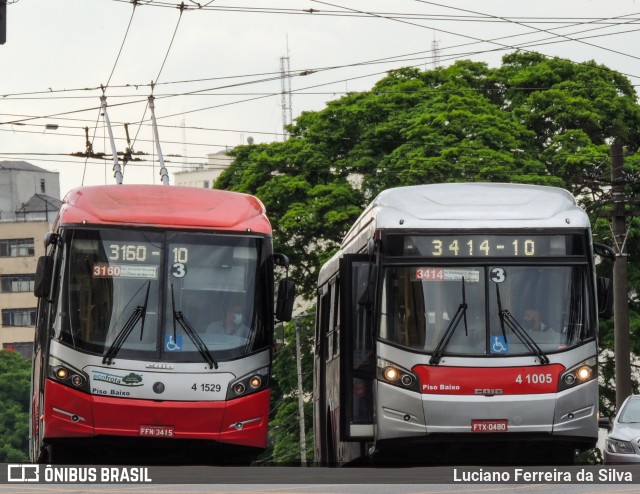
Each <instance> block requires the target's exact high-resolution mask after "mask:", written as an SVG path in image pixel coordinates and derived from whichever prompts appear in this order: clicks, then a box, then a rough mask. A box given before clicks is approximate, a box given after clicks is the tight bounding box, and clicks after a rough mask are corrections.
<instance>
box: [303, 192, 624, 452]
mask: <svg viewBox="0 0 640 494" xmlns="http://www.w3.org/2000/svg"><path fill="white" fill-rule="evenodd" d="M594 249H595V250H596V252H598V253H600V254H601V255H607V256H610V255H611V254H612V252H613V251H612V250H611V249H610V248H607V247H606V246H601V245H598V244H594V243H593V242H592V238H591V230H590V224H589V220H588V217H587V215H586V214H585V212H584V211H583V210H582V209H581V208H579V207H578V206H577V205H576V201H575V200H574V198H573V196H572V195H571V194H570V193H568V192H567V191H565V190H562V189H558V188H552V187H541V186H530V185H517V184H481V183H467V184H464V183H456V184H453V183H452V184H436V185H423V186H412V187H401V188H396V189H390V190H386V191H384V192H382V193H381V194H380V195H379V196H378V197H377V198H376V199H375V200H374V201H373V202H372V203H371V204H370V205H369V206H368V207H367V208H366V210H365V211H364V212H363V214H362V215H361V216H360V218H359V219H358V220H357V221H356V223H355V224H354V225H353V227H352V228H351V229H350V231H349V232H348V233H347V235H346V237H345V239H344V241H343V243H342V245H341V248H340V250H339V252H338V253H337V254H336V255H335V256H333V258H331V259H330V260H329V261H328V262H327V263H326V264H325V265H324V266H323V267H322V269H321V271H320V275H319V282H318V305H317V307H318V309H317V310H318V314H317V328H316V349H315V366H314V421H315V452H316V459H317V460H318V461H319V462H320V463H325V464H342V463H347V462H351V461H354V460H357V459H362V458H370V459H371V458H373V459H376V458H383V459H388V460H400V459H404V460H406V461H427V462H429V461H444V460H442V458H443V456H442V453H444V452H445V451H454V452H455V451H456V448H459V449H458V451H460V452H472V451H477V453H476V455H475V456H473V455H472V456H471V457H470V458H468V459H467V460H468V461H471V462H475V463H476V464H478V463H482V462H484V461H486V459H487V453H488V452H490V451H496V452H499V458H502V459H506V461H507V462H509V461H513V462H517V461H520V460H522V461H530V460H533V461H542V462H549V463H554V462H570V461H572V460H573V458H574V452H575V450H576V449H586V448H590V447H593V446H594V445H595V443H596V439H597V432H598V423H597V415H598V380H597V375H598V368H597V352H598V346H597V340H596V337H597V333H598V312H599V310H600V311H601V312H602V313H603V314H604V313H605V312H607V307H606V306H607V304H610V298H609V293H610V291H609V288H608V287H609V283H608V280H606V279H603V278H600V279H598V278H596V276H595V262H594ZM599 295H600V301H598V296H599ZM446 446H450V447H448V448H446V449H445V447H446ZM478 446H480V447H478ZM525 452H526V453H527V455H522V456H521V455H519V454H518V453H525ZM532 456H533V457H532ZM446 461H451V462H454V463H453V464H455V462H456V461H460V457H458V456H456V455H454V456H453V457H452V458H450V459H449V460H446Z"/></svg>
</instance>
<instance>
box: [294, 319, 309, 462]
mask: <svg viewBox="0 0 640 494" xmlns="http://www.w3.org/2000/svg"><path fill="white" fill-rule="evenodd" d="M296 366H297V369H298V415H299V423H300V463H302V465H306V464H307V447H306V443H307V438H306V435H305V432H304V396H303V391H302V355H301V351H300V317H296Z"/></svg>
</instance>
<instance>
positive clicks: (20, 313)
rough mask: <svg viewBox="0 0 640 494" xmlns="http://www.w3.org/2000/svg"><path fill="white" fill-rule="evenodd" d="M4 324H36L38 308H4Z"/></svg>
mask: <svg viewBox="0 0 640 494" xmlns="http://www.w3.org/2000/svg"><path fill="white" fill-rule="evenodd" d="M2 325H3V326H35V325H36V309H35V308H33V309H2Z"/></svg>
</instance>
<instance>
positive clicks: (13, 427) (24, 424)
mask: <svg viewBox="0 0 640 494" xmlns="http://www.w3.org/2000/svg"><path fill="white" fill-rule="evenodd" d="M30 379H31V362H30V361H29V360H27V359H25V358H23V357H22V356H21V355H20V354H19V353H18V352H15V351H12V350H0V417H2V419H0V461H2V462H24V461H28V460H29V383H30Z"/></svg>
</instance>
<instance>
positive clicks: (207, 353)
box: [171, 284, 218, 369]
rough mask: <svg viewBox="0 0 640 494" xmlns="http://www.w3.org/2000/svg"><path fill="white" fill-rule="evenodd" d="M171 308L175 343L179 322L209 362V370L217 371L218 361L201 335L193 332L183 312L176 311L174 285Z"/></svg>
mask: <svg viewBox="0 0 640 494" xmlns="http://www.w3.org/2000/svg"><path fill="white" fill-rule="evenodd" d="M171 307H172V308H173V338H174V341H176V340H175V338H176V321H178V324H180V327H181V328H182V329H183V330H184V332H185V333H186V334H187V336H188V337H189V338H190V339H191V341H193V344H194V345H195V346H196V348H197V349H198V352H200V355H202V358H203V359H204V360H205V362H207V364H209V369H212V368H213V367H215V368H216V369H217V368H218V362H216V360H215V359H214V358H213V355H211V352H210V351H209V349H208V348H207V345H205V343H204V341H202V338H200V335H199V334H198V333H196V332H195V331H194V330H193V327H191V324H189V321H187V319H186V318H185V317H184V314H183V313H182V311H179V310H176V301H175V298H174V296H173V284H172V285H171Z"/></svg>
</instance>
